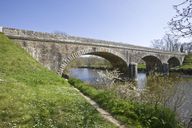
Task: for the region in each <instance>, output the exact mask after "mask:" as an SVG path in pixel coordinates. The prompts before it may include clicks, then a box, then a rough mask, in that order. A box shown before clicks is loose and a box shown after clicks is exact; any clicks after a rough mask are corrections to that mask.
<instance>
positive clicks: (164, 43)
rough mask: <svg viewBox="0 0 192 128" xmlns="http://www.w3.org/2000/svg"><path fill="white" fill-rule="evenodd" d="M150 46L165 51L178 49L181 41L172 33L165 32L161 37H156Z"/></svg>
mask: <svg viewBox="0 0 192 128" xmlns="http://www.w3.org/2000/svg"><path fill="white" fill-rule="evenodd" d="M151 43H152V47H153V48H157V49H161V50H166V51H171V52H172V51H180V48H181V43H180V42H179V39H178V38H177V37H175V36H174V35H172V34H165V35H164V36H163V38H162V39H156V40H153V41H152V42H151Z"/></svg>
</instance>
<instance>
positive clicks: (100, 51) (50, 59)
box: [0, 27, 185, 78]
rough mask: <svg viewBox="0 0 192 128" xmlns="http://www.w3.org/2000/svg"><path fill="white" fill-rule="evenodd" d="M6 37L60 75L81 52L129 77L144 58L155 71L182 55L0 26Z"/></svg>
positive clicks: (174, 63) (175, 63)
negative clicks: (101, 60)
mask: <svg viewBox="0 0 192 128" xmlns="http://www.w3.org/2000/svg"><path fill="white" fill-rule="evenodd" d="M0 32H3V33H4V34H5V35H6V36H7V37H9V38H10V39H12V40H14V42H16V43H18V44H19V45H21V47H23V48H24V49H25V50H26V51H27V52H28V53H30V54H31V56H33V57H34V58H35V59H36V60H37V61H39V62H40V63H41V64H42V65H44V66H45V67H47V68H48V69H50V70H53V71H55V72H57V73H58V74H60V75H62V73H63V71H64V69H65V67H66V66H67V65H68V64H69V63H70V62H71V61H72V60H74V59H76V58H78V57H80V56H82V55H96V56H100V57H103V58H105V59H107V60H108V61H109V62H111V64H112V66H113V67H114V68H117V69H119V70H120V71H121V72H122V73H124V74H125V75H126V76H127V75H129V77H132V78H134V77H136V76H137V64H138V63H139V62H140V61H141V60H144V61H145V63H146V68H147V72H148V73H150V72H151V71H154V70H157V71H159V72H161V73H163V74H168V73H169V67H174V66H178V65H182V63H183V60H184V57H185V54H184V53H180V52H168V51H162V50H158V49H153V48H147V47H141V46H135V45H130V44H125V43H120V42H112V41H104V40H96V39H89V38H82V37H75V36H69V35H64V34H50V33H43V32H34V31H28V30H20V29H14V28H6V27H1V28H0Z"/></svg>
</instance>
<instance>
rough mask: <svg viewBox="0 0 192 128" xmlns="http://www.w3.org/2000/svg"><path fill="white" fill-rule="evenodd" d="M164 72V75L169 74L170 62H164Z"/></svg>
mask: <svg viewBox="0 0 192 128" xmlns="http://www.w3.org/2000/svg"><path fill="white" fill-rule="evenodd" d="M162 73H163V75H169V64H168V63H163V64H162Z"/></svg>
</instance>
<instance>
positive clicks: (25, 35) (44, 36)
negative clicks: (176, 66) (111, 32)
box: [0, 27, 186, 55]
mask: <svg viewBox="0 0 192 128" xmlns="http://www.w3.org/2000/svg"><path fill="white" fill-rule="evenodd" d="M0 32H3V33H4V34H5V35H6V36H8V37H9V38H11V39H25V40H33V41H44V42H59V43H73V44H82V45H92V46H102V47H110V48H118V49H127V50H137V51H147V52H154V53H164V54H172V55H178V54H179V55H181V54H183V55H186V54H185V53H180V52H168V51H163V50H159V49H154V48H148V47H142V46H136V45H131V44H126V43H122V42H114V41H105V40H98V39H90V38H84V37H77V36H70V35H61V34H51V33H45V32H35V31H29V30H22V29H15V28H7V27H0Z"/></svg>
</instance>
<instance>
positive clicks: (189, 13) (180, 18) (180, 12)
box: [169, 0, 192, 37]
mask: <svg viewBox="0 0 192 128" xmlns="http://www.w3.org/2000/svg"><path fill="white" fill-rule="evenodd" d="M173 7H174V9H175V10H176V13H177V14H176V15H175V16H174V17H173V18H172V19H171V21H170V22H169V25H170V27H171V30H172V32H173V33H174V34H175V35H178V36H183V37H186V36H191V35H192V0H184V1H183V2H182V3H180V4H177V5H174V6H173Z"/></svg>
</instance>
